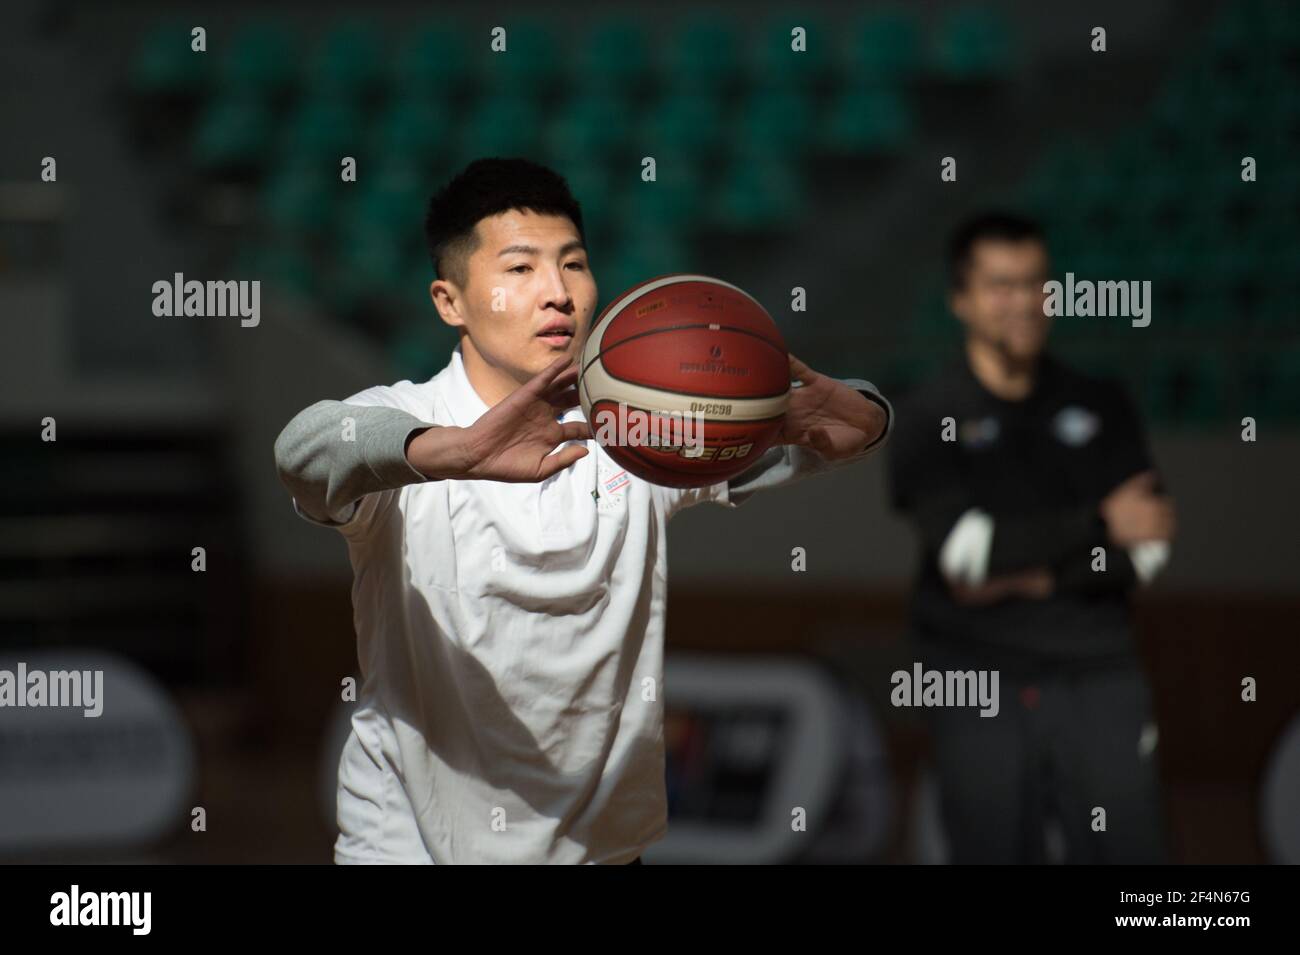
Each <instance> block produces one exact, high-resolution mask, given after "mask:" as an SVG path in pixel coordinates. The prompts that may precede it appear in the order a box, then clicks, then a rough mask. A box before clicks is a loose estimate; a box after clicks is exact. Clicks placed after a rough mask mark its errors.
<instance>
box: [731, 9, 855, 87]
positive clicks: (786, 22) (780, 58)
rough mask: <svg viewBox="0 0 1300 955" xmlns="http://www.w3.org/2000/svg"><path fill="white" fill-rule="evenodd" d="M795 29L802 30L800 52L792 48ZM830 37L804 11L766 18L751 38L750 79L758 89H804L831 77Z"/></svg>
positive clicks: (831, 49) (831, 54)
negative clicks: (802, 45)
mask: <svg viewBox="0 0 1300 955" xmlns="http://www.w3.org/2000/svg"><path fill="white" fill-rule="evenodd" d="M795 27H802V28H803V30H804V48H803V50H794V49H792V48H791V46H792V44H793V43H794V36H793V35H792V34H793V31H794V28H795ZM832 43H833V37H832V34H831V32H830V31H829V30H827V29H826V28H825V25H824V24H823V23H822V22H821V21H820V20H817V19H814V18H813V17H811V16H809V15H808V13H807V12H806V11H800V10H795V9H792V10H789V11H786V12H783V13H780V14H777V15H775V16H772V17H769V18H768V20H767V21H766V22H765V23H764V25H763V26H762V27H761V28H760V29H759V30H758V32H757V33H756V35H755V36H754V38H753V41H752V43H751V46H750V52H749V75H750V77H751V82H752V84H753V87H755V88H758V89H769V90H779V89H807V88H808V87H812V86H817V85H819V84H821V83H823V82H824V81H825V80H826V79H827V78H828V77H830V75H831V72H832V69H833V68H834V66H835V50H834V47H833V46H832Z"/></svg>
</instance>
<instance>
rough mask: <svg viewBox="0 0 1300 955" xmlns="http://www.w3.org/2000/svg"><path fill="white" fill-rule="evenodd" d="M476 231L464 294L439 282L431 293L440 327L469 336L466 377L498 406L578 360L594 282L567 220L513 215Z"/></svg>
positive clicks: (499, 217)
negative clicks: (557, 366)
mask: <svg viewBox="0 0 1300 955" xmlns="http://www.w3.org/2000/svg"><path fill="white" fill-rule="evenodd" d="M475 229H476V231H477V233H478V240H479V244H478V248H476V249H475V250H474V252H473V253H472V254H471V255H470V257H469V268H468V272H467V276H468V277H467V281H466V285H465V287H464V288H461V287H459V286H457V285H456V284H455V283H453V282H450V281H448V280H443V279H439V280H437V281H435V282H433V283H432V284H431V285H430V286H429V291H430V294H431V295H432V296H433V299H434V302H435V304H437V306H438V311H439V313H440V315H441V316H442V320H443V321H444V322H446V323H447V324H448V325H451V326H453V327H455V328H463V329H464V330H465V334H463V335H462V336H461V347H462V350H463V353H464V357H465V365H466V370H467V373H468V374H469V375H470V380H471V382H473V384H474V385H475V388H476V389H478V390H479V391H480V394H481V396H482V397H483V398H484V400H485V401H488V402H489V403H494V402H495V401H499V400H500V399H501V398H503V397H505V396H506V395H508V394H509V393H510V392H511V391H513V390H514V387H515V386H517V385H520V384H523V383H524V382H526V381H528V380H529V379H530V378H532V377H533V376H534V375H536V374H537V373H538V372H539V371H541V370H542V369H543V368H545V367H546V366H547V365H549V364H551V362H553V361H555V359H557V358H559V357H560V356H561V355H568V356H569V357H571V358H575V359H576V358H577V357H578V355H579V354H580V353H581V349H582V343H583V341H584V340H585V339H586V335H587V329H588V326H589V325H590V324H591V316H592V312H593V311H594V310H595V307H596V296H597V290H596V280H595V278H594V277H593V276H592V273H591V269H590V267H589V266H588V263H587V252H586V249H585V248H583V245H582V240H581V238H579V236H578V230H577V228H576V227H575V226H574V224H573V222H572V221H571V220H570V219H569V217H568V216H556V215H539V214H537V213H534V212H530V211H518V210H509V211H507V212H502V213H499V214H497V215H494V216H488V217H487V218H484V219H482V220H480V221H479V223H478V225H477V226H476V227H475ZM440 292H441V294H440Z"/></svg>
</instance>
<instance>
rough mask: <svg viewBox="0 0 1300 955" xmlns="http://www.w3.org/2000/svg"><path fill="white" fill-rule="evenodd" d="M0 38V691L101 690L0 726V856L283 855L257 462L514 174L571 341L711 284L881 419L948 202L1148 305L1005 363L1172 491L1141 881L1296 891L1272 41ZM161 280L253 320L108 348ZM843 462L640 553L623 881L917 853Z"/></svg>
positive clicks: (1295, 150)
mask: <svg viewBox="0 0 1300 955" xmlns="http://www.w3.org/2000/svg"><path fill="white" fill-rule="evenodd" d="M0 20H2V22H3V28H0V70H2V71H3V74H4V83H3V91H2V99H0V128H2V129H3V131H4V132H3V147H2V148H0V322H3V346H2V347H0V382H3V398H2V399H0V442H2V444H3V449H2V456H3V461H4V465H3V492H2V493H0V565H2V566H3V569H4V573H3V580H2V582H0V658H3V666H4V667H5V668H8V669H11V670H12V669H13V668H14V667H16V666H17V665H18V663H19V662H20V661H22V662H25V664H26V665H27V667H29V668H37V667H40V668H44V669H69V670H88V669H92V668H97V669H102V671H103V678H104V684H105V695H106V697H107V699H108V700H109V701H110V703H111V702H112V701H113V700H114V699H116V700H118V701H119V702H118V705H116V706H109V707H107V708H106V709H105V711H104V713H103V715H102V718H100V719H98V720H90V719H82V715H81V713H80V712H73V713H71V714H69V713H67V712H62V713H58V714H55V713H54V712H52V711H47V712H43V713H39V714H37V713H36V711H31V710H23V709H18V708H8V707H7V708H3V709H0V860H3V861H5V862H9V863H15V864H23V863H67V864H78V865H79V864H82V863H123V862H125V863H203V864H208V863H223V864H225V863H329V862H331V861H332V854H331V846H332V844H333V840H334V837H335V835H336V828H335V822H334V788H335V784H336V769H337V762H338V754H339V750H340V747H341V745H342V742H343V738H344V736H345V735H346V732H347V718H348V717H347V714H348V709H349V707H350V706H351V703H350V702H348V701H345V700H343V699H341V695H342V694H341V687H342V686H343V681H344V680H345V679H346V678H348V677H352V676H355V675H356V674H357V652H356V643H355V635H354V631H353V622H352V608H351V603H350V596H349V586H350V581H351V571H350V567H349V564H348V560H347V552H346V548H345V546H344V543H343V541H342V540H341V539H340V538H339V537H338V536H337V535H335V534H331V533H327V532H325V531H322V530H320V529H319V528H314V527H312V526H310V525H308V524H307V523H305V522H304V521H301V520H299V519H298V518H297V517H296V516H295V514H294V512H293V508H292V506H291V502H290V500H289V497H288V496H287V495H286V493H285V490H284V487H283V486H282V485H281V484H280V483H279V481H278V480H277V478H276V473H275V468H274V463H273V460H272V445H273V442H274V441H275V438H276V435H277V433H278V432H279V431H280V429H281V428H282V427H283V426H284V424H285V422H286V421H288V420H289V419H290V418H291V417H292V416H293V415H294V414H295V413H296V412H297V411H298V410H299V409H301V408H303V407H305V406H306V405H308V404H310V403H311V402H313V401H315V400H317V399H318V398H322V397H332V398H341V397H343V396H344V395H347V394H351V393H353V392H355V391H357V390H359V389H361V388H363V387H366V386H369V385H372V384H379V383H385V384H386V383H390V382H395V381H399V380H402V379H411V380H413V381H424V380H426V379H428V378H429V377H430V376H431V375H433V374H434V373H435V372H437V371H438V370H439V369H441V368H442V367H443V366H444V365H445V364H446V362H447V358H448V355H449V353H450V351H451V349H452V348H453V347H454V346H455V341H456V339H455V335H454V334H453V332H452V330H451V329H449V328H448V327H447V326H445V325H444V324H442V322H440V321H439V319H438V315H437V313H436V311H435V310H434V308H433V305H432V303H431V302H430V300H429V296H428V292H427V289H428V285H429V282H430V281H431V280H432V279H433V277H434V276H433V272H432V269H431V267H430V263H429V259H428V255H427V252H426V250H425V248H424V245H423V238H422V233H421V222H422V217H423V214H424V211H425V207H426V204H427V202H428V198H429V195H430V194H431V192H432V191H433V190H434V189H436V188H437V187H438V186H439V185H440V184H442V183H444V182H445V181H446V180H447V179H448V177H450V176H451V175H452V174H454V173H455V172H456V171H457V170H458V169H460V168H462V167H463V166H464V165H465V164H466V163H467V162H469V161H470V160H472V159H474V158H476V157H480V156H524V157H528V158H531V159H534V160H536V161H538V162H542V163H545V164H546V165H548V166H550V167H552V168H554V169H555V170H557V171H558V172H560V173H561V174H562V175H563V176H564V177H565V178H566V179H567V181H568V183H569V185H570V187H571V188H572V190H573V192H574V195H575V196H576V197H577V199H578V200H579V201H580V202H581V204H582V209H583V213H584V217H585V220H586V239H587V246H588V249H589V254H590V261H591V266H592V270H593V272H594V274H595V277H596V278H597V281H598V283H599V289H600V305H602V306H603V304H604V303H606V302H608V301H609V300H610V299H611V298H613V297H614V296H615V295H617V294H618V293H619V292H620V291H622V290H623V289H625V288H627V287H629V286H631V285H634V284H636V283H638V282H641V281H643V280H645V279H647V278H650V277H652V276H656V275H660V274H663V273H668V272H693V273H698V274H703V275H711V276H717V277H720V278H723V279H725V280H727V281H729V282H732V283H734V284H736V285H739V286H740V287H742V288H744V289H745V290H746V291H748V292H750V293H751V294H752V295H754V296H755V297H756V298H757V299H759V300H760V301H761V302H763V303H764V305H765V306H766V307H767V309H768V311H769V312H770V313H771V314H772V316H773V317H774V318H775V320H776V322H777V324H778V326H779V327H780V330H781V333H782V335H783V336H784V337H785V340H786V342H787V344H788V345H789V348H790V351H791V352H792V353H794V354H795V355H798V356H799V357H800V358H802V359H803V360H804V361H806V362H808V363H809V364H810V365H812V366H813V367H815V368H817V369H818V370H819V371H821V372H824V373H825V374H828V375H832V376H837V377H850V376H861V377H866V378H869V379H871V380H872V381H873V382H874V383H875V384H876V385H877V386H879V388H880V389H881V391H882V392H883V393H884V394H885V395H886V396H887V397H889V398H890V400H891V401H895V402H897V400H898V399H899V398H900V397H901V396H903V395H905V394H907V393H908V391H909V389H910V388H911V387H912V386H914V385H915V384H916V383H917V382H919V381H921V380H923V379H925V378H927V377H930V376H933V375H935V374H937V373H939V372H940V371H941V369H943V368H944V367H945V366H946V365H947V364H948V363H949V362H951V361H953V360H954V359H955V358H957V357H958V355H959V354H960V341H961V338H960V327H959V326H958V324H957V322H956V320H955V319H954V318H953V316H952V315H951V314H950V312H949V310H948V307H947V300H946V295H945V292H946V285H945V282H946V278H945V258H944V256H945V243H946V239H947V236H948V235H949V234H950V233H951V231H952V229H953V228H954V227H955V226H956V225H957V224H958V223H959V222H960V221H962V220H964V219H966V218H967V217H969V216H970V215H972V214H975V213H978V212H981V211H984V210H987V209H990V208H997V209H1010V210H1014V211H1017V212H1020V213H1024V214H1028V215H1032V216H1033V217H1035V218H1036V219H1038V220H1039V221H1041V222H1042V223H1043V224H1044V226H1045V228H1046V230H1047V236H1048V244H1049V247H1050V251H1051V255H1052V266H1053V276H1054V277H1058V278H1062V279H1063V278H1064V276H1065V273H1066V272H1072V273H1074V275H1075V276H1078V277H1090V278H1098V277H1105V278H1113V279H1122V280H1142V281H1150V283H1151V288H1152V293H1151V300H1150V306H1151V311H1150V316H1151V320H1150V322H1149V324H1147V325H1145V326H1139V325H1138V324H1136V323H1133V322H1130V321H1129V320H1128V319H1125V318H1114V317H1110V318H1107V317H1062V318H1058V319H1057V320H1056V321H1055V323H1054V327H1053V331H1052V337H1051V340H1050V345H1049V347H1050V349H1051V350H1052V352H1053V353H1054V354H1056V355H1058V356H1059V357H1061V358H1062V359H1064V360H1066V361H1068V362H1070V363H1072V364H1074V365H1075V366H1077V367H1080V368H1083V369H1086V370H1088V371H1092V372H1096V373H1100V374H1104V375H1111V376H1116V377H1118V378H1119V379H1121V380H1122V381H1123V382H1124V384H1125V385H1126V386H1127V387H1128V389H1129V393H1130V394H1131V395H1132V396H1133V398H1134V400H1135V402H1136V404H1137V406H1138V408H1139V410H1140V412H1141V415H1142V418H1143V421H1144V424H1145V427H1146V430H1147V432H1148V435H1149V440H1150V444H1151V448H1152V452H1153V455H1154V457H1155V459H1156V461H1157V462H1158V464H1159V467H1160V470H1161V473H1162V475H1163V476H1164V478H1165V480H1166V482H1167V484H1168V486H1169V488H1170V489H1171V491H1172V493H1173V494H1174V495H1175V498H1176V500H1177V504H1178V537H1177V540H1176V541H1175V543H1174V546H1173V550H1172V558H1171V560H1170V562H1169V565H1168V567H1167V568H1166V569H1165V571H1164V572H1163V574H1162V575H1161V576H1160V577H1159V579H1158V581H1157V582H1156V583H1155V584H1154V585H1153V586H1152V587H1150V588H1149V589H1146V590H1143V591H1142V592H1141V593H1139V594H1137V595H1136V597H1135V618H1136V625H1135V632H1136V635H1137V641H1138V646H1139V651H1140V656H1141V659H1142V662H1143V664H1144V665H1145V667H1146V670H1147V673H1148V674H1149V679H1150V685H1151V692H1152V699H1153V704H1154V707H1155V714H1156V717H1157V719H1158V724H1159V744H1158V752H1159V773H1160V783H1161V790H1162V792H1161V800H1162V808H1163V812H1164V815H1165V818H1166V820H1167V822H1168V826H1169V830H1170V839H1171V846H1170V851H1171V855H1172V860H1171V861H1173V862H1175V863H1180V864H1186V865H1202V864H1261V865H1263V864H1289V863H1295V862H1297V861H1300V641H1298V640H1297V620H1300V520H1298V516H1300V509H1298V508H1297V506H1296V487H1297V474H1298V473H1300V314H1298V306H1297V302H1298V301H1300V268H1297V263H1298V262H1300V162H1298V161H1297V155H1300V5H1297V4H1294V3H1287V2H1283V0H1244V2H1223V3H1201V2H1196V3H1192V2H1174V0H1163V2H1159V0H1157V2H1094V3H1087V4H1082V3H1080V4H1057V3H1039V2H1028V0H1026V2H1006V3H982V4H981V3H974V4H970V3H960V4H958V3H947V2H935V3H898V4H893V5H876V4H871V3H831V2H827V3H819V4H794V3H767V2H750V3H744V4H739V3H737V4H721V5H712V6H708V5H697V4H684V3H675V2H662V3H655V4H653V5H646V6H644V7H638V6H634V5H625V6H617V5H600V6H591V7H589V6H587V5H582V4H569V3H555V4H547V5H545V6H544V7H543V6H541V5H537V4H530V3H501V4H439V3H397V2H391V3H390V2H378V0H375V2H370V3H364V4H363V3H332V2H319V3H316V2H314V3H305V2H304V3H296V2H289V3H278V4H262V3H247V2H235V0H227V2H223V3H219V4H218V3H205V4H196V3H171V2H166V3H164V2H131V3H107V2H90V0H87V2H35V0H9V2H6V3H5V4H4V5H3V12H2V13H0ZM498 27H500V28H504V30H505V35H506V36H507V37H508V46H507V47H506V50H505V51H504V52H496V51H494V50H493V49H492V46H491V44H492V37H493V30H494V29H496V28H498ZM195 28H202V30H203V41H202V46H203V48H202V49H201V50H196V49H195V48H194V44H195V40H194V35H193V33H192V31H193V30H194V29H195ZM796 28H798V29H797V30H796ZM1098 28H1101V29H1102V31H1103V32H1102V33H1101V34H1098V33H1097V32H1096V31H1097V29H1098ZM796 33H797V34H798V36H799V37H801V38H802V39H801V40H800V42H798V43H795V44H793V45H792V37H793V36H795V35H796ZM1099 37H1100V39H1099ZM796 46H797V47H798V49H796V48H795V47H796ZM345 157H351V158H352V159H354V160H355V168H356V176H355V181H344V180H343V178H341V176H340V168H341V163H342V162H343V160H344V159H345ZM645 157H654V159H655V164H656V166H657V170H658V172H657V180H655V181H653V182H647V181H646V180H645V179H644V178H643V169H644V165H643V159H644V158H645ZM1247 158H1249V159H1250V160H1252V162H1250V163H1247V162H1246V160H1247ZM177 273H180V274H181V275H182V276H183V277H184V278H183V279H181V281H183V280H190V279H198V280H200V281H208V280H221V281H226V280H236V281H244V280H258V281H260V283H261V293H260V294H261V300H260V314H259V316H258V318H257V320H256V321H255V322H253V321H250V320H248V319H242V320H241V318H240V317H239V316H238V315H235V316H228V317H221V316H207V317H186V316H183V315H181V316H176V315H167V316H159V315H157V314H155V297H156V296H155V293H154V291H152V289H153V286H154V284H155V283H157V282H165V283H168V284H169V285H170V283H172V281H173V279H174V278H175V277H176V276H177ZM796 289H798V290H802V291H803V293H804V302H805V303H806V307H803V308H793V307H792V305H791V303H792V301H794V300H795V290H796ZM598 307H599V306H598ZM1245 419H1250V422H1249V423H1247V422H1246V420H1245ZM890 453H891V448H890V447H886V448H885V449H884V450H883V451H882V452H881V453H880V454H879V455H876V456H874V457H873V458H872V459H871V460H870V461H869V462H867V463H864V464H860V465H856V466H854V467H851V468H847V469H844V470H841V471H837V472H836V473H834V474H832V475H830V476H828V477H826V478H825V479H823V480H819V481H816V482H810V483H808V484H801V485H798V486H796V487H793V488H790V489H787V490H782V491H778V492H774V493H771V494H767V495H764V496H761V497H760V498H759V499H756V500H754V501H753V502H751V503H749V504H748V505H747V506H746V508H745V510H744V514H743V516H741V515H739V514H732V513H727V512H724V510H723V509H721V508H709V507H701V508H696V509H693V510H692V511H691V512H690V513H688V514H684V515H682V516H681V517H679V518H678V519H677V520H675V521H674V523H673V526H672V532H671V535H670V545H669V566H670V567H671V575H670V581H671V582H670V587H669V594H670V598H669V611H668V618H667V637H666V641H667V642H666V648H667V649H666V668H667V672H666V681H665V682H666V690H665V705H666V720H665V733H664V735H665V744H666V748H667V754H668V767H667V768H668V779H667V791H668V796H669V803H670V826H669V834H668V836H667V837H666V838H664V839H663V840H661V841H659V842H658V843H656V844H654V845H652V846H650V847H648V848H647V849H646V851H645V862H646V863H647V864H666V863H753V864H769V863H827V862H834V863H876V864H903V865H907V864H938V865H941V864H944V863H946V862H949V861H950V855H949V844H948V838H947V833H946V832H945V830H944V825H943V821H942V814H941V813H940V810H939V805H940V801H939V792H938V789H937V784H936V779H935V772H934V764H933V758H932V757H933V743H932V740H931V738H930V735H929V733H928V731H927V729H926V723H925V720H924V719H923V717H922V714H921V713H920V712H919V711H918V710H916V709H912V708H907V707H898V706H895V705H892V704H891V698H890V692H891V674H893V673H894V672H895V671H898V670H907V671H910V670H911V667H912V665H913V663H914V662H915V661H917V660H918V659H922V658H919V657H918V656H917V653H916V650H915V648H914V647H913V646H912V644H911V642H910V639H909V633H908V600H909V595H910V593H911V588H912V584H913V580H914V575H915V571H916V567H917V563H918V558H919V555H918V544H917V541H916V538H915V536H914V534H913V532H912V529H911V527H910V526H909V524H908V523H907V522H906V521H905V520H904V519H903V518H902V517H901V516H900V515H899V514H898V513H897V512H896V511H894V510H892V509H891V506H890V497H889V489H888V486H887V481H888V470H887V467H886V463H887V459H888V456H889V455H890ZM795 548H802V549H803V553H804V555H805V558H806V566H805V567H803V568H795V567H794V566H793V563H794V562H793V561H792V554H793V553H794V549H795ZM922 662H923V661H922ZM1247 684H1249V685H1250V687H1252V688H1253V689H1249V690H1248V689H1244V688H1245V687H1246V686H1247ZM1008 705H1010V704H1009V703H1006V702H1004V706H1008ZM791 786H795V787H796V789H797V790H798V792H799V793H800V794H801V795H800V797H799V798H801V799H803V800H805V801H806V803H807V805H808V807H809V822H808V826H807V830H806V831H792V827H791V824H790V811H789V808H788V806H789V800H788V799H786V795H787V794H788V791H789V788H790V787H791ZM783 799H786V801H785V802H782V800H783ZM814 808H815V810H816V811H813V809H814ZM1044 839H1045V844H1046V845H1047V847H1048V848H1047V861H1048V862H1049V864H1050V863H1060V862H1062V861H1064V860H1063V858H1062V857H1061V853H1060V850H1059V845H1058V841H1059V840H1055V839H1054V837H1053V834H1052V833H1051V832H1047V833H1045V836H1044ZM1054 846H1055V847H1056V848H1053V847H1054ZM1162 878H1163V877H1162ZM1184 881H1186V880H1184ZM1151 884H1152V883H1147V885H1151ZM1108 897H1109V896H1108ZM1116 911H1117V912H1118V911H1119V910H1118V908H1117V909H1116Z"/></svg>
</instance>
